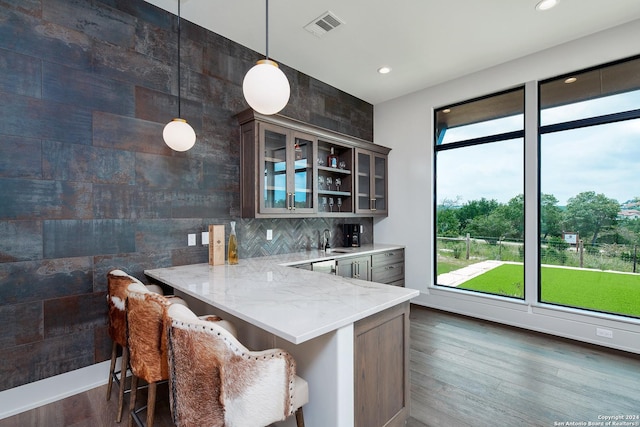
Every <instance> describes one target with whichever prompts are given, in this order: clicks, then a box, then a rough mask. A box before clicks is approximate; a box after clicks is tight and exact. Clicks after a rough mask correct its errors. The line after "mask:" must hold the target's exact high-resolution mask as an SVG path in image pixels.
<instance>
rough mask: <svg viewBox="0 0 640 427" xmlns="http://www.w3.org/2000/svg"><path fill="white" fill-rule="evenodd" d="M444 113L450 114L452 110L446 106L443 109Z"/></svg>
mask: <svg viewBox="0 0 640 427" xmlns="http://www.w3.org/2000/svg"><path fill="white" fill-rule="evenodd" d="M442 112H443V113H445V114H448V113H450V112H451V109H450V108H445V109H444V110H442Z"/></svg>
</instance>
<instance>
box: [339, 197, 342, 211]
mask: <svg viewBox="0 0 640 427" xmlns="http://www.w3.org/2000/svg"><path fill="white" fill-rule="evenodd" d="M341 207H342V197H338V212H340V208H341Z"/></svg>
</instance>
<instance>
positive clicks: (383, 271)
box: [371, 261, 404, 283]
mask: <svg viewBox="0 0 640 427" xmlns="http://www.w3.org/2000/svg"><path fill="white" fill-rule="evenodd" d="M371 276H372V278H371V280H372V281H373V282H378V283H391V282H395V281H396V280H402V279H404V262H403V261H401V262H397V263H395V264H389V265H384V266H378V267H374V268H373V269H372V272H371Z"/></svg>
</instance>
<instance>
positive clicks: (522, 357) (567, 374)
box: [409, 306, 640, 427]
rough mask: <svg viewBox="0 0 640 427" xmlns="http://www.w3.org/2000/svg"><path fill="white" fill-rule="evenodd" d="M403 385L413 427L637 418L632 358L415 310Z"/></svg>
mask: <svg viewBox="0 0 640 427" xmlns="http://www.w3.org/2000/svg"><path fill="white" fill-rule="evenodd" d="M411 386H412V387H411V393H412V396H411V397H412V400H411V405H412V406H411V415H412V417H413V420H412V422H415V423H414V424H411V423H409V425H410V426H413V427H422V426H459V427H464V426H527V427H529V426H557V425H561V424H560V423H565V425H571V424H567V423H568V422H574V423H580V422H583V423H584V425H588V423H589V422H592V423H596V422H598V421H602V420H601V419H600V418H599V417H601V416H610V415H625V416H630V417H638V416H640V356H638V355H636V354H631V353H625V352H620V351H615V350H610V349H606V348H602V347H598V346H594V345H589V344H583V343H579V342H575V341H571V340H565V339H561V338H555V337H551V336H548V335H544V334H538V333H532V332H527V331H523V330H522V329H518V328H512V327H507V326H502V325H497V324H494V323H490V322H484V321H480V320H477V319H471V318H467V317H463V316H456V315H452V314H447V313H444V312H439V311H434V310H428V309H425V308H423V307H416V306H412V307H411ZM620 421H630V422H635V423H636V424H629V425H636V426H638V425H640V419H635V420H620ZM555 423H558V424H555ZM574 425H581V424H574ZM592 425H593V424H592ZM603 425H604V424H603Z"/></svg>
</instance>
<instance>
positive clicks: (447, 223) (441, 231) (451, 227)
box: [436, 207, 460, 237]
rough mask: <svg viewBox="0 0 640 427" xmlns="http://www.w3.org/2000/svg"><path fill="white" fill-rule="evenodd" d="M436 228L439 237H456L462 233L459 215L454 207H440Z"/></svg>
mask: <svg viewBox="0 0 640 427" xmlns="http://www.w3.org/2000/svg"><path fill="white" fill-rule="evenodd" d="M436 230H437V235H438V236H439V237H456V236H459V235H460V221H458V216H457V215H456V211H455V210H454V209H451V208H443V207H439V208H438V211H437V213H436Z"/></svg>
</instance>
